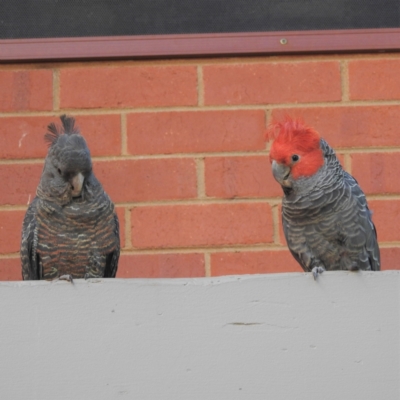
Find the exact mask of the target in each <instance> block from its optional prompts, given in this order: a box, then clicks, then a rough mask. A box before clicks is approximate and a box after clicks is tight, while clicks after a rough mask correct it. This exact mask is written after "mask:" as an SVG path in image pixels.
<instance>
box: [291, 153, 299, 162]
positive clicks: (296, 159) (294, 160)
mask: <svg viewBox="0 0 400 400" xmlns="http://www.w3.org/2000/svg"><path fill="white" fill-rule="evenodd" d="M299 160H300V157H299V156H298V155H297V154H293V155H292V161H293V162H296V161H299Z"/></svg>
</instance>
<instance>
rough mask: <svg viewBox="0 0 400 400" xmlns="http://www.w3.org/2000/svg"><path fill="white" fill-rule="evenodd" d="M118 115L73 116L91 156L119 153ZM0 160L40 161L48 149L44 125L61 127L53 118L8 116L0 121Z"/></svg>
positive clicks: (119, 129) (119, 125) (59, 122)
mask: <svg viewBox="0 0 400 400" xmlns="http://www.w3.org/2000/svg"><path fill="white" fill-rule="evenodd" d="M120 119H121V118H120V116H119V115H90V116H89V115H88V116H86V115H85V116H77V117H76V124H77V126H78V127H79V128H80V129H81V132H82V135H83V136H84V137H85V139H86V140H87V143H88V146H89V149H90V153H91V155H92V156H107V155H119V154H121V133H120V132H121V122H120ZM0 122H1V123H0V140H1V144H2V146H1V147H0V158H3V159H23V158H42V157H45V156H46V154H47V150H48V146H47V143H45V141H44V134H45V133H46V131H47V125H48V124H50V123H51V122H54V123H56V124H57V125H60V124H61V121H60V119H59V118H56V117H10V118H2V119H1V120H0Z"/></svg>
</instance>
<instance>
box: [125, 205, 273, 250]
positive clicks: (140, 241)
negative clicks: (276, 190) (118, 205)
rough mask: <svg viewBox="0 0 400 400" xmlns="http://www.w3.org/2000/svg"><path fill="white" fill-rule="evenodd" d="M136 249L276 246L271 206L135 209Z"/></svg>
mask: <svg viewBox="0 0 400 400" xmlns="http://www.w3.org/2000/svg"><path fill="white" fill-rule="evenodd" d="M131 227H132V244H133V247H136V248H171V247H193V246H217V245H233V244H256V243H270V242H272V217H271V207H270V206H269V205H268V204H263V203H260V204H257V203H251V204H244V203H241V204H204V205H176V206H149V207H135V208H133V209H132V211H131Z"/></svg>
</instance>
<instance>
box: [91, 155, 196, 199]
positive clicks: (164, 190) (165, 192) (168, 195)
mask: <svg viewBox="0 0 400 400" xmlns="http://www.w3.org/2000/svg"><path fill="white" fill-rule="evenodd" d="M94 173H95V175H96V177H97V178H98V179H99V180H100V182H101V183H102V185H103V187H104V189H105V191H106V192H107V193H108V195H109V196H110V197H111V199H112V200H113V201H114V202H116V203H118V202H131V201H151V200H171V199H185V198H194V197H196V196H197V183H196V182H197V177H196V168H195V163H194V161H193V160H192V159H186V158H177V159H145V160H121V161H97V162H95V163H94Z"/></svg>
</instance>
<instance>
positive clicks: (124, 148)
mask: <svg viewBox="0 0 400 400" xmlns="http://www.w3.org/2000/svg"><path fill="white" fill-rule="evenodd" d="M120 135H121V155H128V133H127V117H126V113H121V132H120Z"/></svg>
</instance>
